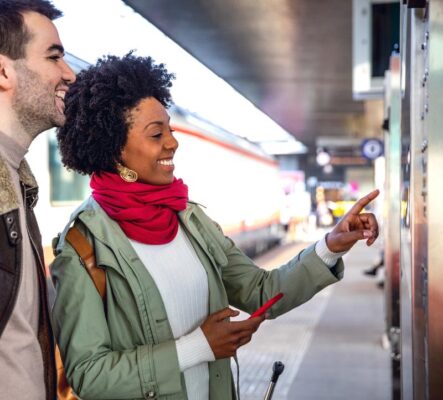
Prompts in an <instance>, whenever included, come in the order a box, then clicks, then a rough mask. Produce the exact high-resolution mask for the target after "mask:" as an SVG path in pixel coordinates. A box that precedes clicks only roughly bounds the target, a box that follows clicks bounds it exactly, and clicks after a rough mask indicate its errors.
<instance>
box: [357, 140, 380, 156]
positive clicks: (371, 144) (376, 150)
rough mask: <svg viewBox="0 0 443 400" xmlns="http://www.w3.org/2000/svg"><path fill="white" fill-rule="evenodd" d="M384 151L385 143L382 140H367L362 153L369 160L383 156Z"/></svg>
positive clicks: (362, 146) (363, 143)
mask: <svg viewBox="0 0 443 400" xmlns="http://www.w3.org/2000/svg"><path fill="white" fill-rule="evenodd" d="M383 150H384V148H383V142H382V141H381V140H380V139H365V140H363V142H362V144H361V153H362V155H363V157H365V158H367V159H368V160H375V159H376V158H378V157H380V156H382V155H383Z"/></svg>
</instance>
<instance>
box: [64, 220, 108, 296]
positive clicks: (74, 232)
mask: <svg viewBox="0 0 443 400" xmlns="http://www.w3.org/2000/svg"><path fill="white" fill-rule="evenodd" d="M65 239H66V240H67V241H68V242H69V244H70V245H71V246H72V247H73V248H74V250H75V251H76V252H77V254H78V255H79V257H80V259H81V260H82V263H83V265H84V267H85V269H86V271H87V272H88V274H89V276H90V277H91V279H92V281H93V282H94V285H95V287H96V289H97V291H98V293H99V294H100V297H101V298H102V299H103V300H104V299H105V297H106V272H105V270H104V269H103V268H99V267H97V264H96V262H95V253H94V249H93V247H92V246H91V244H90V243H89V241H88V239H86V237H85V235H84V234H83V233H81V231H80V230H79V229H78V228H77V227H76V226H75V225H74V226H73V227H71V228H69V230H68V233H67V234H66V237H65Z"/></svg>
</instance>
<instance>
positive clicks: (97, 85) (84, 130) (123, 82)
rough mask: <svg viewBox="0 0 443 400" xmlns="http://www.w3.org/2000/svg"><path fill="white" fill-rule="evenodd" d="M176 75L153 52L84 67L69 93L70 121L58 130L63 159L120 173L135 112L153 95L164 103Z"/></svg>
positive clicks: (87, 170) (79, 167)
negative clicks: (154, 56) (122, 157)
mask: <svg viewBox="0 0 443 400" xmlns="http://www.w3.org/2000/svg"><path fill="white" fill-rule="evenodd" d="M172 79H174V75H173V74H170V73H168V71H167V70H166V69H165V66H164V65H163V64H155V63H154V60H153V59H152V58H151V57H136V56H134V55H133V54H132V52H130V53H128V54H127V55H125V56H124V57H116V56H107V57H103V58H101V59H99V60H98V62H97V64H96V65H95V66H91V67H89V68H88V69H86V70H84V71H82V72H80V73H79V74H78V75H77V80H76V82H75V83H74V84H72V86H71V87H70V89H69V91H68V93H67V94H66V98H65V105H66V109H65V114H66V123H65V125H64V126H63V127H62V128H60V129H59V130H58V132H57V140H58V143H59V147H60V152H61V158H62V162H63V164H64V165H65V166H66V167H67V168H69V169H73V170H75V171H77V172H79V173H81V174H88V175H90V174H92V173H93V172H95V173H98V174H100V173H101V172H105V171H106V172H116V166H115V164H116V162H119V161H121V159H120V155H121V152H122V150H123V147H124V146H125V144H126V139H127V134H128V129H129V127H130V121H128V112H130V111H131V110H132V109H133V108H134V107H136V106H137V105H138V103H139V102H140V101H141V100H143V99H145V98H147V97H154V98H155V99H157V100H158V101H159V102H160V103H161V104H163V105H164V106H165V107H168V106H169V105H170V103H171V95H170V92H169V88H170V87H171V86H172V83H171V81H172Z"/></svg>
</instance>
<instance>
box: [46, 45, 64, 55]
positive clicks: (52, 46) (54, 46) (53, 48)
mask: <svg viewBox="0 0 443 400" xmlns="http://www.w3.org/2000/svg"><path fill="white" fill-rule="evenodd" d="M54 50H57V51H59V52H60V53H62V54H65V49H64V47H63V46H62V45H61V44H53V45H51V46H49V47H48V50H47V51H54Z"/></svg>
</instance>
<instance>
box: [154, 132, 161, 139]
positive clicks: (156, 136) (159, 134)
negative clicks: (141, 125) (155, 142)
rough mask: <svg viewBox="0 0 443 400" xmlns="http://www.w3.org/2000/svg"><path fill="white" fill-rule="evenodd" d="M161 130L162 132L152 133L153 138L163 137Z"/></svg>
mask: <svg viewBox="0 0 443 400" xmlns="http://www.w3.org/2000/svg"><path fill="white" fill-rule="evenodd" d="M161 135H162V134H161V132H160V133H156V134H155V135H152V137H153V138H156V139H159V138H160V137H161Z"/></svg>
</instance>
